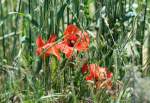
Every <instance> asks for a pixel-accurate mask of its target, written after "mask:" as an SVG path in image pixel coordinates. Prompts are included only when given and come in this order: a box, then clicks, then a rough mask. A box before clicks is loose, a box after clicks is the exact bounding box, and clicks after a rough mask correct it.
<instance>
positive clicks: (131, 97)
mask: <svg viewBox="0 0 150 103" xmlns="http://www.w3.org/2000/svg"><path fill="white" fill-rule="evenodd" d="M68 24H75V25H77V26H78V27H80V28H81V30H85V31H87V32H88V33H89V35H90V42H91V44H90V47H89V50H88V52H86V53H80V54H78V56H77V58H76V59H75V60H74V61H70V60H67V59H66V58H65V56H64V55H63V54H62V56H63V57H64V59H63V60H62V61H61V62H59V61H57V59H56V58H55V57H54V56H50V58H49V59H47V60H46V61H44V62H43V61H42V60H41V58H40V57H38V56H36V53H35V50H36V48H37V47H36V43H35V41H36V39H37V37H38V35H41V36H42V37H43V38H44V39H45V40H47V39H48V38H49V36H50V35H51V34H57V35H58V38H59V39H58V41H59V40H61V39H62V36H63V31H64V30H65V28H66V26H67V25H68ZM85 62H88V63H97V64H99V65H100V66H106V67H108V69H109V71H111V72H113V80H112V81H113V83H114V84H115V88H114V90H113V91H111V92H112V93H111V95H110V94H109V93H107V91H105V90H96V89H95V88H94V86H93V85H92V84H91V83H87V82H86V81H85V79H84V76H83V75H82V73H81V67H82V65H83V64H84V63H85ZM149 73H150V1H149V0H1V1H0V103H11V102H12V103H18V102H19V103H21V102H23V103H36V102H39V103H51V102H52V103H149V102H150V98H149V96H150V91H149V89H150V78H149V76H150V74H149Z"/></svg>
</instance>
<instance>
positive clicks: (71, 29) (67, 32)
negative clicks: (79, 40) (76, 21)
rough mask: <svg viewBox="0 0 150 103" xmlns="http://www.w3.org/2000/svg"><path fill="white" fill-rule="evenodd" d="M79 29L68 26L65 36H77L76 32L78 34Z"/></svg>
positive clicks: (71, 25)
mask: <svg viewBox="0 0 150 103" xmlns="http://www.w3.org/2000/svg"><path fill="white" fill-rule="evenodd" d="M78 31H79V29H78V27H77V26H75V25H73V24H70V25H68V26H67V28H66V30H65V31H64V34H65V35H72V34H75V33H76V32H78Z"/></svg>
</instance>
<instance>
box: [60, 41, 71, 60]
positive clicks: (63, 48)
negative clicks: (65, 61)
mask: <svg viewBox="0 0 150 103" xmlns="http://www.w3.org/2000/svg"><path fill="white" fill-rule="evenodd" d="M58 48H59V49H60V51H61V52H63V53H64V54H65V55H66V57H67V58H70V57H71V55H72V54H73V48H72V47H69V46H68V45H67V44H65V43H60V44H59V45H58Z"/></svg>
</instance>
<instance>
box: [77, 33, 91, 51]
mask: <svg viewBox="0 0 150 103" xmlns="http://www.w3.org/2000/svg"><path fill="white" fill-rule="evenodd" d="M78 35H79V36H80V38H79V40H78V41H77V44H76V45H75V47H76V49H77V50H78V51H86V50H87V49H88V47H89V45H90V38H89V36H88V34H87V33H86V32H84V33H82V32H81V31H80V32H78Z"/></svg>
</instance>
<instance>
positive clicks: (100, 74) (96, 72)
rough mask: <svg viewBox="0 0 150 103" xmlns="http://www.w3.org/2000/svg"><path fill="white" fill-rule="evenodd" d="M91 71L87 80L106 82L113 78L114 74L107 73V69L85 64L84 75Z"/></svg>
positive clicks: (83, 67)
mask: <svg viewBox="0 0 150 103" xmlns="http://www.w3.org/2000/svg"><path fill="white" fill-rule="evenodd" d="M88 70H89V72H90V74H89V75H88V76H86V80H105V79H110V78H112V73H111V72H108V71H107V68H104V67H99V66H98V65H96V64H90V65H88V64H84V65H83V66H82V73H83V74H84V73H85V72H87V71H88Z"/></svg>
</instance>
